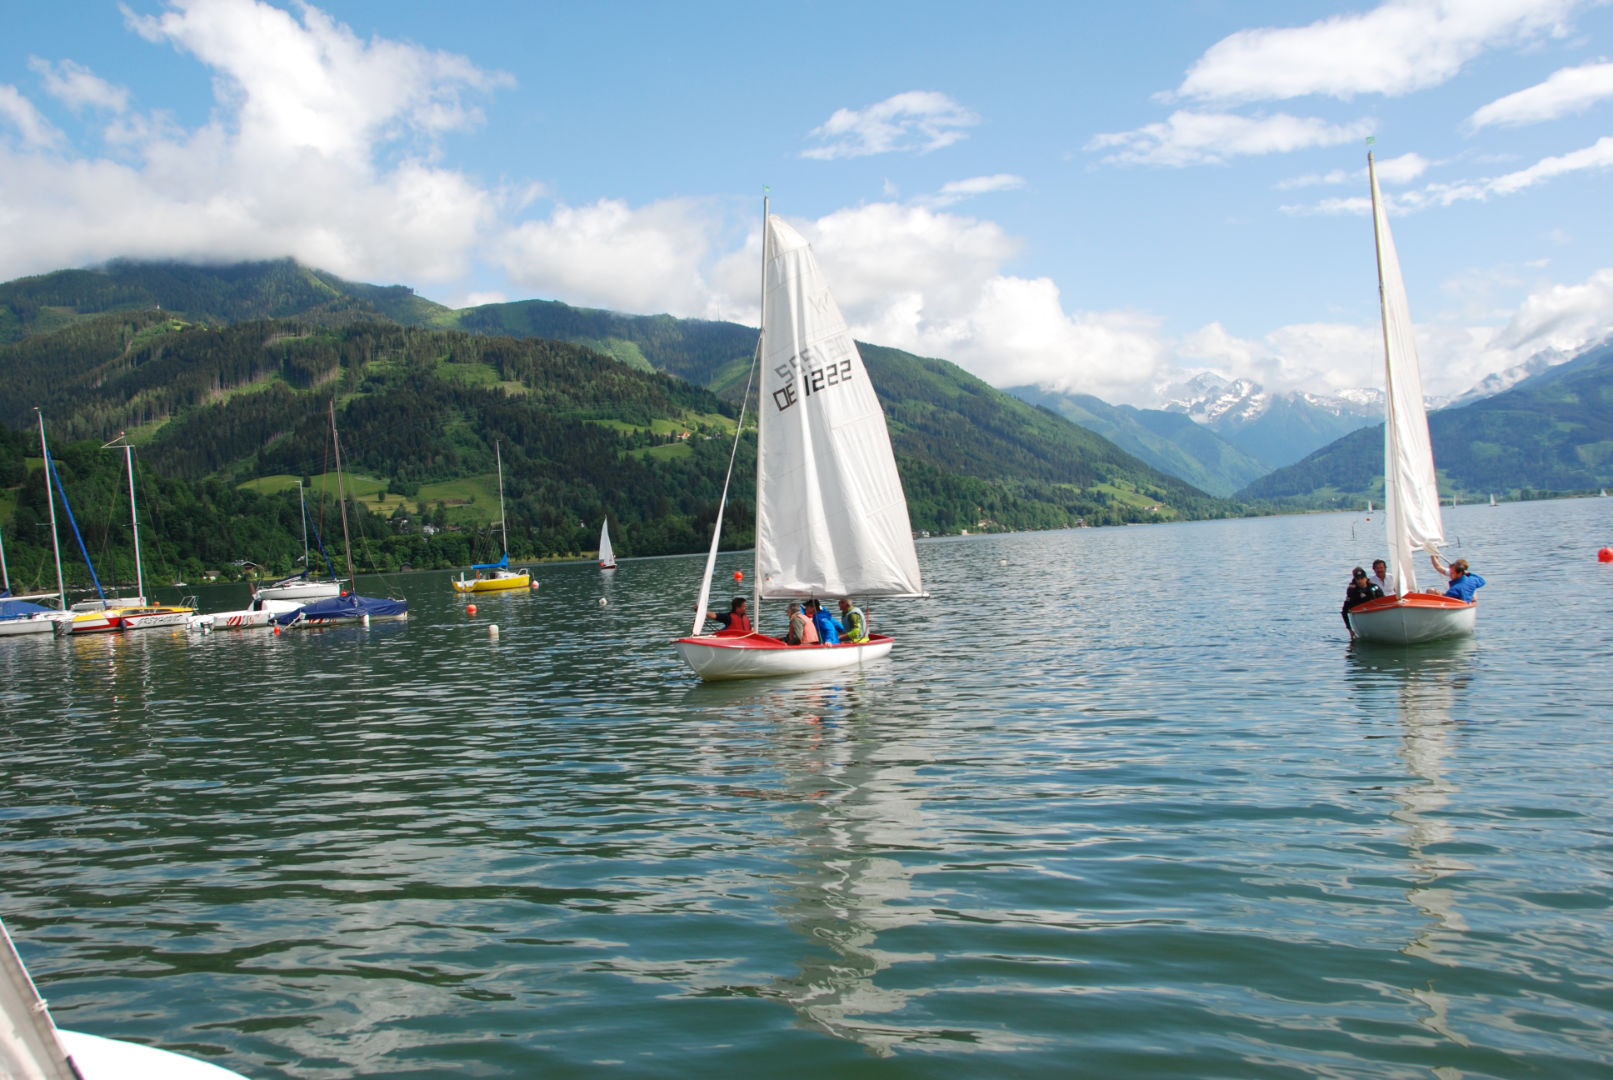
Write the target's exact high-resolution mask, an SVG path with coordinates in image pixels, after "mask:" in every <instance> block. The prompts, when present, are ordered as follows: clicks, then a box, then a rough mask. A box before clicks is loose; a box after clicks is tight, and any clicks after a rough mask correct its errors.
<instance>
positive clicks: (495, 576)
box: [450, 563, 532, 593]
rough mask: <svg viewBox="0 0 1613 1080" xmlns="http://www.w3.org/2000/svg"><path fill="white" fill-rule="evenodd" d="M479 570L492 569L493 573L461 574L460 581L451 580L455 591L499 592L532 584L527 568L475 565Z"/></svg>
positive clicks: (493, 564)
mask: <svg viewBox="0 0 1613 1080" xmlns="http://www.w3.org/2000/svg"><path fill="white" fill-rule="evenodd" d="M473 569H476V570H478V571H481V570H492V573H490V574H488V575H487V576H486V577H482V576H481V574H480V573H479V572H478V574H477V576H476V577H473V578H467V577H464V576H461V577H460V579H459V580H458V581H454V582H451V583H450V584H452V585H453V587H454V591H455V592H462V593H479V592H499V591H501V590H503V589H527V588H530V587H531V586H532V574H531V573H530V572H529V571H526V570H508V569H505V568H503V567H500V566H499V565H498V564H497V563H491V564H489V565H487V566H481V567H473Z"/></svg>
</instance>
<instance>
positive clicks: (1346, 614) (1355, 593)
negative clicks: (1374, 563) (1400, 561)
mask: <svg viewBox="0 0 1613 1080" xmlns="http://www.w3.org/2000/svg"><path fill="white" fill-rule="evenodd" d="M1382 598H1383V590H1382V589H1380V588H1378V586H1377V585H1375V584H1373V582H1372V579H1371V578H1369V577H1367V572H1366V571H1365V570H1363V569H1361V568H1360V567H1359V566H1358V567H1356V568H1355V569H1354V570H1352V571H1350V585H1349V587H1348V588H1346V589H1345V590H1344V607H1343V608H1342V609H1340V611H1339V614H1340V615H1341V616H1343V618H1344V625H1345V626H1348V627H1349V628H1350V636H1351V637H1355V627H1353V626H1350V609H1351V608H1355V607H1360V606H1361V605H1362V604H1364V603H1366V602H1367V601H1368V600H1380V599H1382Z"/></svg>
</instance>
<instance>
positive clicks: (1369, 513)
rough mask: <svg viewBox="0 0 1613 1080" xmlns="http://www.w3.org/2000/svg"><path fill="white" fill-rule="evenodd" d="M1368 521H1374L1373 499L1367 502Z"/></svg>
mask: <svg viewBox="0 0 1613 1080" xmlns="http://www.w3.org/2000/svg"><path fill="white" fill-rule="evenodd" d="M1367 520H1368V521H1371V520H1372V500H1371V499H1368V500H1367Z"/></svg>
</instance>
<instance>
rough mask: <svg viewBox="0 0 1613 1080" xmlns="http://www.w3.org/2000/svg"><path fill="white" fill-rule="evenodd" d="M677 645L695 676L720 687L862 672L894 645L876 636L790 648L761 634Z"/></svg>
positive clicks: (692, 640) (694, 639)
mask: <svg viewBox="0 0 1613 1080" xmlns="http://www.w3.org/2000/svg"><path fill="white" fill-rule="evenodd" d="M674 644H675V645H677V647H678V654H679V655H680V656H682V657H683V662H684V663H686V664H688V665H689V667H690V668H692V669H693V670H694V673H695V674H696V675H698V676H700V677H701V678H702V679H704V680H705V681H707V682H721V681H723V680H726V679H763V678H769V677H772V676H778V675H802V674H806V673H809V672H814V671H835V670H838V669H840V668H850V667H862V666H864V665H865V664H870V663H872V662H873V661H875V660H879V659H882V658H884V657H885V656H888V655H890V651H891V646H893V645H895V644H896V642H895V641H894V640H893V639H891V638H888V637H884V636H882V635H879V634H875V635H874V636H873V637H871V638H869V639H868V640H867V641H866V642H863V643H862V644H860V645H856V644H851V643H849V642H847V643H843V644H840V645H786V644H784V643H783V642H781V641H779V640H778V639H777V638H770V637H766V636H764V635H762V634H711V635H706V636H702V637H686V638H679V639H678V640H677V641H676V642H674Z"/></svg>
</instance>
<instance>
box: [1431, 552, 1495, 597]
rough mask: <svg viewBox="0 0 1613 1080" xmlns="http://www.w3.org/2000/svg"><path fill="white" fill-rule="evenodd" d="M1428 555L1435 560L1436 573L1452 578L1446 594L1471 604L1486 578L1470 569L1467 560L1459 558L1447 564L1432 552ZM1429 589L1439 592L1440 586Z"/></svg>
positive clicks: (1432, 591)
mask: <svg viewBox="0 0 1613 1080" xmlns="http://www.w3.org/2000/svg"><path fill="white" fill-rule="evenodd" d="M1428 557H1429V558H1430V559H1431V560H1433V563H1434V571H1435V572H1436V573H1440V574H1444V575H1445V576H1446V577H1448V578H1450V581H1451V586H1450V588H1448V589H1446V590H1445V592H1444V595H1446V596H1449V597H1451V598H1452V599H1454V600H1460V601H1462V603H1464V604H1471V603H1472V602H1473V594H1474V593H1476V592H1478V591H1479V589H1480V588H1481V587H1482V586H1483V585H1484V579H1483V578H1481V577H1479V576H1478V575H1477V574H1475V573H1473V572H1471V571H1470V570H1468V568H1467V560H1466V559H1457V560H1456V561H1455V562H1453V563H1451V564H1450V565H1449V566H1446V565H1444V564H1443V563H1441V562H1440V558H1439V556H1438V555H1434V554H1432V553H1430V554H1429V556H1428ZM1428 591H1429V592H1431V593H1437V592H1439V588H1438V586H1436V587H1434V588H1432V589H1429V590H1428Z"/></svg>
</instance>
